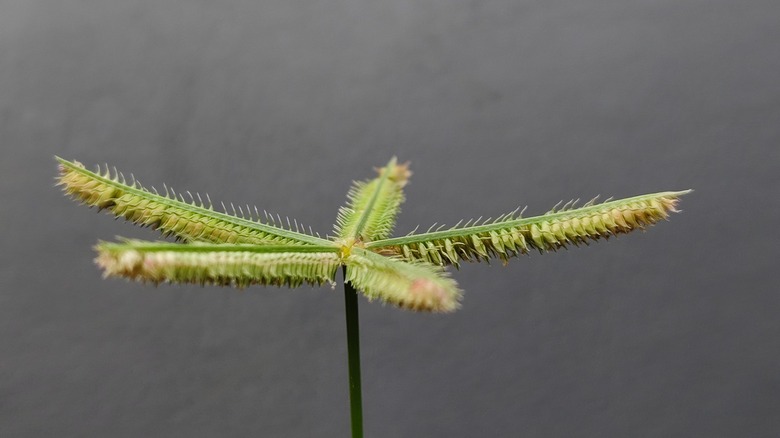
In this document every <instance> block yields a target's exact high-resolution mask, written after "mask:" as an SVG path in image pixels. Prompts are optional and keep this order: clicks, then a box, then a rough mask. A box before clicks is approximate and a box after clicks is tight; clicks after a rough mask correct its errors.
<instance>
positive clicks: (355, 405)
mask: <svg viewBox="0 0 780 438" xmlns="http://www.w3.org/2000/svg"><path fill="white" fill-rule="evenodd" d="M346 278H347V267H346V266H345V267H344V304H345V308H346V315H347V358H348V361H349V411H350V416H351V418H352V438H363V395H362V393H361V390H360V327H359V325H360V324H359V319H358V300H357V291H355V288H354V287H352V284H350V283H349V282H348V281H347V280H346Z"/></svg>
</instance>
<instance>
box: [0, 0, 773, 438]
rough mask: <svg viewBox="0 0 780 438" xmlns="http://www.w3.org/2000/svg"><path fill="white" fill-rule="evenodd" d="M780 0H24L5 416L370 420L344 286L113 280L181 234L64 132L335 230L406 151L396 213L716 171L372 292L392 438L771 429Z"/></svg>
mask: <svg viewBox="0 0 780 438" xmlns="http://www.w3.org/2000/svg"><path fill="white" fill-rule="evenodd" d="M778 17H780V3H778V2H777V1H776V0H766V1H759V0H748V1H742V2H735V1H726V0H708V1H693V0H683V1H679V0H677V1H633V2H632V1H628V2H627V1H622V0H621V1H608V0H587V1H581V0H577V1H575V0H568V1H516V0H515V1H510V0H484V1H460V0H420V1H409V0H332V1H314V0H312V1H297V0H296V1H290V0H269V1H251V0H223V1H220V2H208V1H184V0H181V1H169V0H163V1H160V0H148V1H143V0H123V1H118V0H117V1H106V0H82V1H77V0H11V1H9V0H0V150H2V161H1V163H0V193H1V194H2V207H0V224H1V225H2V230H3V244H2V251H0V288H1V290H0V327H1V329H0V435H2V436H4V437H16V436H25V437H27V436H61V437H71V436H73V437H75V436H117V437H138V436H155V437H157V436H160V437H168V436H182V437H184V436H186V437H191V436H204V437H206V436H250V435H252V436H290V437H307V436H345V435H346V434H347V433H348V414H347V412H348V411H347V407H348V399H347V370H346V358H345V350H346V345H345V329H344V320H343V296H342V292H341V290H340V289H336V290H331V289H330V288H327V287H325V288H320V289H317V288H314V289H312V288H302V289H295V290H286V289H285V290H281V289H274V288H251V289H249V290H246V291H243V292H240V291H236V290H230V289H218V288H212V287H207V288H201V287H173V286H161V287H159V288H154V287H148V286H143V285H140V284H133V283H128V282H124V281H121V280H113V279H112V280H102V279H101V276H100V272H99V271H98V270H97V269H96V268H95V267H94V266H93V263H92V258H93V256H94V255H93V251H92V249H91V246H92V245H93V244H94V243H95V242H96V241H97V240H98V239H107V240H110V239H113V237H114V236H115V235H122V236H129V237H140V238H145V239H156V238H157V235H155V234H154V233H153V232H151V231H148V230H138V229H135V228H134V227H133V226H131V225H129V224H126V223H123V222H122V221H116V222H115V221H113V220H111V219H110V217H108V216H106V215H104V214H96V213H95V212H94V210H93V211H89V210H87V209H86V208H84V207H79V206H77V205H76V204H75V203H73V202H72V201H70V200H68V199H66V198H65V197H63V196H62V195H61V194H60V192H59V191H58V190H57V189H55V188H54V187H53V182H54V180H53V177H54V176H55V173H56V172H55V163H54V160H53V159H52V156H53V155H54V154H57V155H61V156H63V157H65V158H69V159H77V160H80V161H82V162H84V163H86V164H89V165H93V164H95V163H103V162H108V163H110V164H112V165H116V166H117V167H118V168H119V169H121V170H124V171H126V172H133V173H134V174H135V175H136V176H137V177H138V178H139V179H140V180H141V181H143V182H144V183H145V184H147V185H156V186H161V185H162V183H163V182H165V183H167V184H169V185H172V186H174V187H176V188H179V189H181V190H185V189H186V190H192V191H196V190H197V191H200V192H208V193H209V194H210V195H211V197H212V198H213V199H215V200H225V201H232V202H238V203H246V202H248V203H250V204H257V205H259V206H260V207H261V208H265V209H268V210H270V211H274V212H279V213H281V214H282V215H290V216H291V217H295V218H297V219H298V220H299V221H302V222H304V223H306V224H309V225H311V226H312V227H313V228H315V229H316V230H319V231H320V232H323V233H324V232H328V231H330V229H331V224H332V220H333V218H334V217H335V213H336V210H337V207H338V206H339V205H340V204H341V203H342V202H343V199H344V193H345V192H346V190H347V188H348V186H349V184H350V181H351V180H352V179H357V178H368V177H371V176H373V171H372V166H378V165H382V164H384V163H385V162H386V161H387V160H388V159H389V158H390V157H392V156H393V155H397V156H398V157H399V159H401V160H403V161H405V160H410V161H411V162H412V165H413V170H414V171H415V175H414V177H413V180H412V184H411V185H410V186H409V187H408V199H407V203H406V204H405V208H404V212H403V214H402V216H401V218H400V221H399V224H398V227H397V231H398V232H399V233H406V232H408V231H410V230H411V229H413V228H414V227H415V226H416V225H418V224H420V225H422V226H423V227H427V226H428V225H430V224H431V223H433V222H435V221H436V222H440V223H442V222H444V223H450V224H451V223H454V222H456V221H457V220H458V219H461V218H464V217H465V218H468V217H476V216H480V215H486V216H487V215H492V216H495V215H497V214H500V213H503V212H506V211H508V210H511V209H513V208H514V207H516V206H518V205H526V204H527V205H529V206H530V207H529V210H528V213H530V214H539V213H543V212H545V211H547V210H548V209H549V208H550V207H551V206H552V205H553V204H555V203H556V202H557V201H558V200H561V199H564V200H568V199H571V198H585V199H588V198H590V197H592V196H594V195H596V194H601V195H603V196H618V197H623V196H631V195H636V194H641V193H647V192H654V191H662V190H679V189H686V188H694V189H696V192H695V193H693V194H692V195H689V196H687V197H685V198H684V199H683V202H682V205H681V206H682V208H683V209H684V210H685V212H684V213H683V214H679V215H674V216H673V217H672V220H671V221H670V222H668V223H666V222H664V223H661V224H660V225H658V226H657V227H654V228H652V229H650V230H649V231H648V232H646V233H637V234H633V235H629V236H625V237H621V238H619V239H617V240H614V239H612V240H610V242H606V243H605V242H601V243H597V244H593V245H591V246H589V247H587V248H577V249H572V250H569V251H563V252H559V253H557V254H549V255H543V256H541V255H532V256H531V257H524V258H522V259H515V260H512V261H511V263H510V264H509V266H508V267H506V268H504V267H501V266H500V263H498V264H495V265H492V266H486V265H467V266H465V267H464V268H463V269H461V271H459V272H455V273H454V276H455V278H456V279H457V280H458V281H459V282H460V284H461V285H462V287H463V288H464V289H465V291H466V296H465V300H464V302H463V308H462V309H461V310H460V311H459V312H457V313H455V314H452V315H445V316H441V315H439V316H431V315H425V314H413V313H409V312H404V311H400V310H397V309H394V308H391V307H383V306H382V305H379V304H377V303H368V302H366V301H365V300H361V318H362V319H361V324H362V325H361V327H362V335H363V338H362V348H363V366H364V368H363V378H364V400H365V411H366V412H365V418H366V430H367V435H368V436H371V437H401V436H409V437H444V436H463V437H476V436H521V435H522V436H589V437H603V436H663V437H672V436H680V437H689V436H751V437H758V436H777V433H778V430H780V415H778V412H780V375H779V374H778V360H780V347H779V344H778V335H780V323H778V311H779V310H780V298H779V297H778V295H779V294H778V287H777V279H778V276H777V270H778V269H777V261H778V248H777V246H778V243H780V239H778V234H777V224H778V219H780V207H779V206H778V202H777V199H778V193H780V190H779V189H780V179H779V178H778V176H777V175H778V170H780V152H779V151H778V146H779V145H780V125H779V124H778V122H779V121H780V75H779V72H780V25H778V23H779V21H778Z"/></svg>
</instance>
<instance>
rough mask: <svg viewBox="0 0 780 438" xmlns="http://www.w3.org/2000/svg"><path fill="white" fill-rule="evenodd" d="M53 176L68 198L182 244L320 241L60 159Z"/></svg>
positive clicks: (258, 243)
mask: <svg viewBox="0 0 780 438" xmlns="http://www.w3.org/2000/svg"><path fill="white" fill-rule="evenodd" d="M59 171H60V174H59V179H58V185H61V186H62V187H63V191H64V192H65V193H66V194H68V195H70V196H71V197H73V198H74V199H77V200H79V201H81V202H83V203H84V204H86V205H89V206H90V207H97V208H98V209H100V210H103V209H105V210H108V211H109V212H111V213H112V214H114V215H115V216H117V217H122V218H125V219H126V220H128V221H130V222H133V223H135V224H137V225H140V226H144V227H150V228H154V229H156V230H159V231H161V232H162V233H163V234H164V235H175V236H176V237H177V238H179V239H183V240H186V241H207V242H214V243H251V244H257V245H269V244H273V245H279V244H306V243H314V244H318V243H321V242H325V240H324V239H318V238H315V237H313V236H308V235H304V234H299V233H296V232H294V231H292V230H286V229H283V228H278V227H274V226H272V225H268V224H263V223H260V222H255V221H250V220H247V219H243V218H238V217H234V216H230V215H228V214H223V213H219V212H217V211H214V210H213V209H212V208H211V207H205V206H204V205H202V204H201V205H197V204H196V203H195V202H194V201H193V202H192V203H187V202H184V201H183V200H179V199H176V198H174V197H171V196H162V195H158V194H155V193H152V192H150V191H149V190H147V189H145V188H144V187H142V186H141V185H140V184H138V183H137V182H135V181H134V182H133V183H132V184H131V185H128V184H125V183H123V182H121V181H120V174H119V173H116V174H115V175H113V176H112V175H111V174H110V172H109V171H108V170H107V171H106V172H105V173H93V172H90V171H88V170H86V169H85V168H84V166H83V165H82V164H81V163H78V162H74V163H71V162H68V161H65V160H60V165H59ZM309 241H310V242H309Z"/></svg>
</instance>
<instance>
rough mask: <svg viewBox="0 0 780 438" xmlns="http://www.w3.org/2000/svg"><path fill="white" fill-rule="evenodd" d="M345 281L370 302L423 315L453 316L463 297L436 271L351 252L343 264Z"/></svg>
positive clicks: (446, 278)
mask: <svg viewBox="0 0 780 438" xmlns="http://www.w3.org/2000/svg"><path fill="white" fill-rule="evenodd" d="M345 264H346V266H347V272H346V277H345V278H346V281H349V282H350V283H352V285H353V286H355V288H356V289H358V290H361V291H362V292H363V294H364V295H365V296H366V297H368V299H369V300H373V299H379V300H380V301H382V302H386V303H390V304H393V305H396V306H398V307H400V308H403V309H407V310H415V311H424V312H453V311H455V310H457V309H458V307H459V300H460V298H461V296H462V293H461V291H460V289H459V288H458V285H457V283H456V282H455V281H454V280H453V279H451V278H450V277H449V276H448V275H447V273H446V272H445V271H444V270H442V269H441V268H439V267H436V266H432V265H430V264H427V263H421V262H414V263H409V262H406V261H403V260H400V259H396V258H390V257H384V256H381V255H378V254H375V253H372V252H369V251H364V250H360V249H357V248H355V249H353V250H352V253H351V254H350V256H349V257H348V258H347V259H346V260H345Z"/></svg>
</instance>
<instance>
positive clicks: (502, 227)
mask: <svg viewBox="0 0 780 438" xmlns="http://www.w3.org/2000/svg"><path fill="white" fill-rule="evenodd" d="M686 193H688V191H683V192H663V193H656V194H652V195H644V196H637V197H634V198H629V199H624V200H618V201H611V202H605V203H603V204H593V202H591V203H589V204H588V205H586V206H585V207H582V208H577V209H564V210H561V211H554V210H553V211H551V212H549V213H548V214H545V215H543V216H538V217H534V218H527V219H521V218H514V215H513V214H509V215H506V216H504V217H502V218H499V219H500V220H497V221H494V222H491V223H482V224H481V225H472V226H469V227H464V228H457V227H455V228H452V229H449V230H445V231H439V232H432V233H425V234H419V235H411V236H406V237H400V238H395V239H386V240H383V241H376V242H372V243H369V244H368V245H366V248H369V249H371V250H373V251H377V252H380V253H383V254H388V255H393V254H395V255H400V256H402V257H404V258H405V259H407V260H420V261H425V262H429V263H433V264H437V265H447V264H453V265H455V266H457V265H458V263H459V262H460V261H461V260H465V261H480V260H486V261H487V260H490V259H491V258H494V257H497V258H499V259H501V260H502V261H504V262H506V261H507V259H508V258H509V257H512V256H518V255H520V254H526V253H528V252H529V250H531V249H537V250H539V251H540V252H544V251H555V250H557V249H559V248H566V247H568V246H569V245H579V244H583V243H585V244H587V243H588V241H590V240H599V239H606V238H609V237H610V236H613V235H618V234H624V233H629V232H631V231H634V230H637V229H644V228H646V227H647V226H650V225H653V224H655V223H656V222H658V221H659V220H661V219H666V218H667V217H668V214H669V212H676V211H677V209H676V206H677V202H678V200H679V197H680V196H682V195H684V194H686ZM567 206H568V205H567Z"/></svg>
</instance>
